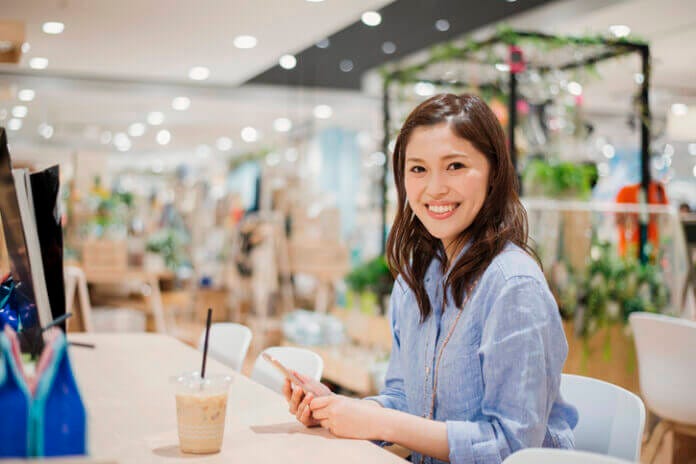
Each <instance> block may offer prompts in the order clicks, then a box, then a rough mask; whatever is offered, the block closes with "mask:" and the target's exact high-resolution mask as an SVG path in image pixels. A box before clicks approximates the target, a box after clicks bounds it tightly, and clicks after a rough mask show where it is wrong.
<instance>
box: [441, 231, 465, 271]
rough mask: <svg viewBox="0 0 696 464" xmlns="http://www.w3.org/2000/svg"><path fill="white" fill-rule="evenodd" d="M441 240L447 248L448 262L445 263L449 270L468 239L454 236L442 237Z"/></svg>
mask: <svg viewBox="0 0 696 464" xmlns="http://www.w3.org/2000/svg"><path fill="white" fill-rule="evenodd" d="M441 242H442V246H443V248H444V249H445V258H447V262H446V263H445V270H446V271H449V270H450V268H451V267H452V265H453V264H454V260H455V259H457V256H458V255H459V252H460V251H461V250H462V248H463V247H464V244H465V243H466V240H465V239H461V238H454V239H442V240H441Z"/></svg>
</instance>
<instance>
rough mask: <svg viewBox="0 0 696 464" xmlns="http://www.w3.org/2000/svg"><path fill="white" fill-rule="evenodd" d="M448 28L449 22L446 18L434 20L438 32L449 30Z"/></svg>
mask: <svg viewBox="0 0 696 464" xmlns="http://www.w3.org/2000/svg"><path fill="white" fill-rule="evenodd" d="M449 28H450V23H449V21H447V20H446V19H438V20H437V21H435V29H437V30H438V31H440V32H446V31H449Z"/></svg>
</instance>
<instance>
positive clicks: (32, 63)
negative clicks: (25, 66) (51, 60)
mask: <svg viewBox="0 0 696 464" xmlns="http://www.w3.org/2000/svg"><path fill="white" fill-rule="evenodd" d="M29 67H31V68H32V69H46V68H47V67H48V59H47V58H43V57H40V56H35V57H34V58H32V59H31V60H29Z"/></svg>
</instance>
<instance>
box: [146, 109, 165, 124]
mask: <svg viewBox="0 0 696 464" xmlns="http://www.w3.org/2000/svg"><path fill="white" fill-rule="evenodd" d="M163 122H164V115H163V114H162V113H161V112H159V111H151V112H149V113H147V123H148V124H150V125H151V126H159V125H160V124H162V123H163Z"/></svg>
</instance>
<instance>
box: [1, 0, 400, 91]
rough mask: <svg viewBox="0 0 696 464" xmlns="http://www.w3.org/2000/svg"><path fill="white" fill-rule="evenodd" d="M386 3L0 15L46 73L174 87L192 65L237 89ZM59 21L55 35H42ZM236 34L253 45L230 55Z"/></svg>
mask: <svg viewBox="0 0 696 464" xmlns="http://www.w3.org/2000/svg"><path fill="white" fill-rule="evenodd" d="M390 1H391V0H326V1H323V2H320V3H315V2H308V1H305V0H196V1H178V0H119V1H113V0H21V1H17V0H14V1H12V0H9V1H8V0H3V1H2V2H0V4H1V5H2V6H1V7H0V15H1V16H2V17H3V18H4V19H14V20H20V21H24V22H25V23H26V28H27V29H26V31H27V42H29V44H30V45H31V49H30V51H29V53H27V54H26V55H25V56H24V58H23V59H22V63H21V64H20V67H21V68H27V67H28V60H29V59H30V58H32V57H35V56H42V57H45V58H48V60H49V66H48V69H47V74H52V73H59V74H69V75H80V76H106V77H109V78H119V79H120V78H127V79H137V80H141V79H146V80H148V79H149V80H158V81H172V82H177V81H179V82H181V81H187V80H188V71H189V69H190V68H191V67H193V66H206V67H208V68H209V69H210V71H211V74H210V79H209V82H211V83H225V84H232V85H234V84H240V83H242V82H244V81H245V80H247V79H249V78H251V77H253V76H254V75H256V74H258V73H259V72H260V71H263V70H265V69H267V68H268V67H270V66H271V65H274V64H276V63H277V60H278V58H279V57H280V56H281V55H283V54H285V53H296V52H298V51H300V50H302V49H304V48H306V47H308V46H310V45H311V44H313V43H315V42H317V41H319V40H321V39H322V38H323V37H326V36H328V35H329V34H331V33H333V32H335V31H337V30H339V29H342V28H343V27H345V26H346V25H348V24H350V23H353V22H355V21H356V20H357V19H359V18H360V15H361V14H362V13H363V12H364V11H366V10H369V9H379V8H381V7H382V6H384V5H385V4H387V3H390ZM45 21H61V22H63V23H64V24H65V31H64V32H63V33H62V34H60V35H48V34H45V33H43V32H42V30H41V25H42V24H43V23H44V22H45ZM238 35H252V36H254V37H256V38H257V39H258V44H257V46H256V47H255V48H253V49H246V50H243V49H238V48H235V46H234V45H233V40H234V38H235V37H236V36H238Z"/></svg>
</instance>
